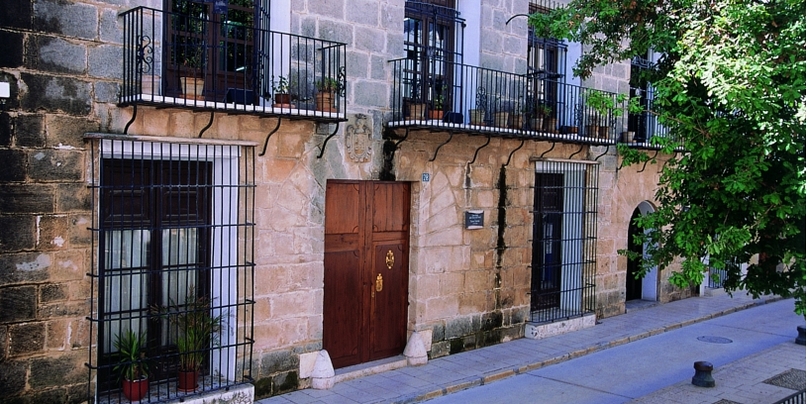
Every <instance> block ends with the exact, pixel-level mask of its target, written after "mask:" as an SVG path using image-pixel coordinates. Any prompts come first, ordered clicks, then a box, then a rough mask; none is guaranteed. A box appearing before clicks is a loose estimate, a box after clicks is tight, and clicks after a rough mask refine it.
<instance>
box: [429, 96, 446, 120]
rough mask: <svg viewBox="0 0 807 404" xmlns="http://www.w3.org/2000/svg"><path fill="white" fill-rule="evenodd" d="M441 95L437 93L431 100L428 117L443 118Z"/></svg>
mask: <svg viewBox="0 0 807 404" xmlns="http://www.w3.org/2000/svg"><path fill="white" fill-rule="evenodd" d="M443 102H444V99H443V95H442V94H437V95H435V96H434V100H432V109H431V110H429V119H443Z"/></svg>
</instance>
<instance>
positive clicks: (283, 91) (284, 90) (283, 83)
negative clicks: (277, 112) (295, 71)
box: [272, 76, 295, 108]
mask: <svg viewBox="0 0 807 404" xmlns="http://www.w3.org/2000/svg"><path fill="white" fill-rule="evenodd" d="M272 94H273V95H274V99H275V103H274V104H272V106H273V107H275V108H294V107H295V106H294V104H292V103H291V94H289V79H288V77H286V76H278V78H277V80H275V78H274V76H272Z"/></svg>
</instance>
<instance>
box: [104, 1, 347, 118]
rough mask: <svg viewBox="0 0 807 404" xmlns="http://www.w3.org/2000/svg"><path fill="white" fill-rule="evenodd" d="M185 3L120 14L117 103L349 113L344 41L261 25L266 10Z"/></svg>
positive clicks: (303, 114) (299, 114)
mask: <svg viewBox="0 0 807 404" xmlns="http://www.w3.org/2000/svg"><path fill="white" fill-rule="evenodd" d="M188 4H190V5H188V6H186V8H187V9H184V10H182V12H165V11H161V10H156V9H152V8H148V7H137V8H134V9H132V10H128V11H126V12H124V13H123V14H122V17H123V26H124V31H123V33H124V39H123V41H124V51H123V87H122V89H121V95H120V99H119V102H120V104H121V105H124V106H125V105H151V106H156V107H164V108H165V107H177V108H190V109H194V110H210V111H213V112H218V111H220V112H225V113H236V114H255V115H262V116H278V117H287V118H290V119H310V120H315V121H320V122H338V121H344V120H346V110H347V106H346V103H345V85H346V78H345V60H346V45H345V44H343V43H339V42H333V41H326V40H322V39H315V38H307V37H303V36H299V35H292V34H287V33H281V32H275V31H272V30H268V29H263V28H260V27H263V26H267V27H268V15H267V16H264V14H263V13H257V14H255V13H252V12H247V13H243V12H242V13H241V14H240V17H241V21H235V20H236V19H237V18H230V17H229V16H230V14H235V13H230V14H216V13H215V12H214V10H213V7H214V6H213V3H188ZM224 15H227V16H228V19H226V18H224V17H223V16H224ZM237 16H238V15H237Z"/></svg>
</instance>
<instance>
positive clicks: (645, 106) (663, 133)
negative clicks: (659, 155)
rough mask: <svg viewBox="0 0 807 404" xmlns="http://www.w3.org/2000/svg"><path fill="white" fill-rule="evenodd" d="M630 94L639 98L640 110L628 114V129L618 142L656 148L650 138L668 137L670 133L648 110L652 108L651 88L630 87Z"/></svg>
mask: <svg viewBox="0 0 807 404" xmlns="http://www.w3.org/2000/svg"><path fill="white" fill-rule="evenodd" d="M630 95H631V97H633V98H636V99H638V100H639V105H640V106H641V107H642V112H641V113H637V114H633V113H631V114H629V115H628V130H627V131H626V132H625V136H624V137H623V138H622V139H620V142H622V143H626V144H628V145H630V146H633V147H639V148H658V146H657V145H654V144H653V143H652V142H651V140H652V138H653V137H654V136H655V137H658V138H668V137H670V136H671V135H670V131H669V129H668V128H667V127H665V126H664V125H662V124H661V123H659V120H658V117H657V116H656V115H654V114H653V113H652V112H650V111H652V110H653V100H654V94H653V89H652V88H646V89H643V88H631V89H630Z"/></svg>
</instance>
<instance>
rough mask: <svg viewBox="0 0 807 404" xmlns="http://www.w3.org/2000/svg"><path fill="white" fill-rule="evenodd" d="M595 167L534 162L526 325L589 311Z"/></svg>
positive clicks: (593, 269)
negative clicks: (530, 270)
mask: <svg viewBox="0 0 807 404" xmlns="http://www.w3.org/2000/svg"><path fill="white" fill-rule="evenodd" d="M598 168H599V166H598V165H597V164H596V163H593V162H588V161H570V160H566V161H562V160H540V161H537V162H536V167H535V199H534V210H533V238H532V282H531V299H530V306H531V307H530V309H531V312H532V316H531V321H533V322H539V323H540V322H549V321H556V320H560V319H567V318H571V317H578V316H582V315H584V314H586V313H590V312H593V311H594V309H595V306H594V277H595V274H596V257H595V255H596V241H597V190H598V188H597V177H598V171H599V170H598Z"/></svg>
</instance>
